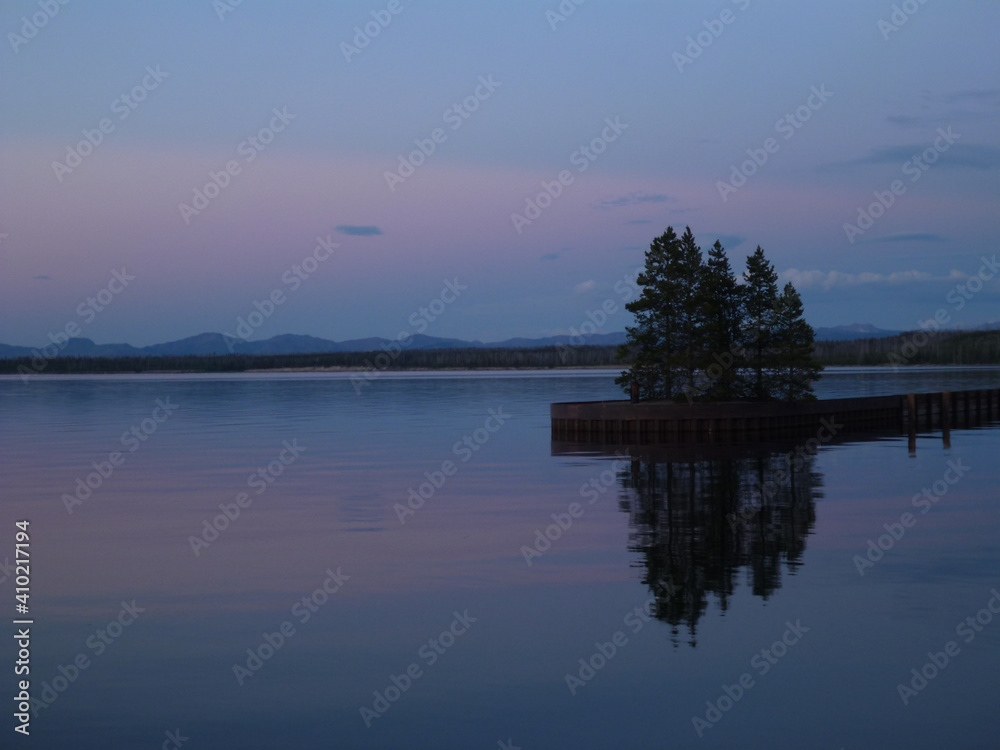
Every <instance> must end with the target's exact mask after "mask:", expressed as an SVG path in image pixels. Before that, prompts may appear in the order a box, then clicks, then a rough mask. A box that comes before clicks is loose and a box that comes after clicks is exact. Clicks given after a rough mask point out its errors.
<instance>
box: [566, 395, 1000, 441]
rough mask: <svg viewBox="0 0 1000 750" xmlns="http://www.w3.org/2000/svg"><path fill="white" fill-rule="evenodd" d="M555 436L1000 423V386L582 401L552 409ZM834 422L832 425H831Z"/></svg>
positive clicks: (893, 429) (731, 435)
mask: <svg viewBox="0 0 1000 750" xmlns="http://www.w3.org/2000/svg"><path fill="white" fill-rule="evenodd" d="M550 412H551V418H552V439H553V441H560V442H571V443H581V444H594V445H630V444H633V445H648V444H670V443H713V442H715V443H743V442H751V441H757V440H767V439H770V438H779V437H788V436H803V435H816V434H817V433H818V432H819V431H820V430H824V429H825V430H826V431H828V432H829V431H833V432H834V433H835V434H838V435H845V434H852V433H863V432H882V433H890V434H905V433H909V434H910V435H911V436H913V440H915V436H916V433H917V432H921V431H931V430H938V429H940V430H942V432H943V433H944V437H945V440H946V441H947V440H948V439H949V436H948V433H949V431H950V430H951V429H961V428H964V427H973V426H976V425H978V424H983V423H985V422H991V421H995V420H1000V388H987V389H979V390H971V391H943V392H941V393H909V394H905V395H900V396H870V397H863V398H834V399H824V400H817V401H804V402H799V403H785V402H780V401H767V402H749V401H748V402H742V401H734V402H727V403H693V404H684V403H674V402H671V401H641V402H639V403H632V402H630V401H581V402H567V403H556V404H552V405H551V407H550ZM832 425H835V426H836V427H831V426H832Z"/></svg>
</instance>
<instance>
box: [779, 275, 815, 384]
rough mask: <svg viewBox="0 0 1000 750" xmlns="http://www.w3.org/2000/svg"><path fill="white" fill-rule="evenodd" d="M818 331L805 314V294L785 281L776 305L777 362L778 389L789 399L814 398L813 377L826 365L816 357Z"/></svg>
mask: <svg viewBox="0 0 1000 750" xmlns="http://www.w3.org/2000/svg"><path fill="white" fill-rule="evenodd" d="M815 336H816V334H815V332H814V331H813V329H812V326H810V325H809V324H808V323H806V321H805V319H804V318H803V316H802V298H801V297H799V293H798V292H797V291H796V290H795V287H794V286H792V284H791V282H789V283H787V284H785V288H784V290H782V292H781V296H780V297H778V300H777V305H776V306H775V330H774V346H775V352H774V360H775V361H774V364H775V374H774V378H775V381H776V383H775V385H776V388H775V390H776V391H777V395H778V397H779V398H782V399H785V400H786V401H800V400H812V399H815V398H816V397H815V396H814V395H813V392H812V381H814V380H818V379H819V377H820V370H821V369H822V365H821V364H819V362H817V361H816V360H815V359H814V357H813V349H814V347H815Z"/></svg>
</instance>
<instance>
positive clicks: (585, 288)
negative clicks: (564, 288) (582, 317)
mask: <svg viewBox="0 0 1000 750" xmlns="http://www.w3.org/2000/svg"><path fill="white" fill-rule="evenodd" d="M595 286H597V282H596V281H594V280H593V279H590V280H589V281H581V282H580V283H579V284H577V285H576V286H575V287H573V291H574V292H576V293H577V294H583V293H584V292H589V291H590V290H591V289H593V288H594V287H595Z"/></svg>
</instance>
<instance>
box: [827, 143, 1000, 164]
mask: <svg viewBox="0 0 1000 750" xmlns="http://www.w3.org/2000/svg"><path fill="white" fill-rule="evenodd" d="M929 147H930V144H928V143H923V144H916V145H912V146H883V147H881V148H877V149H874V150H873V151H872V152H871V153H869V154H868V156H864V157H862V158H860V159H854V160H853V161H848V162H842V163H840V164H834V165H831V166H834V167H851V166H866V165H871V164H894V165H897V166H901V165H903V164H904V163H905V162H908V161H909V160H910V159H913V158H914V157H915V156H919V155H920V154H921V153H923V152H924V151H925V150H927V149H928V148H929ZM939 165H940V166H942V167H962V168H969V169H982V170H991V169H997V168H998V167H1000V148H996V147H994V146H984V145H980V144H976V143H956V144H954V145H953V146H951V147H950V148H949V149H948V150H947V151H944V152H939V153H938V159H937V161H936V162H935V168H936V167H937V166H939Z"/></svg>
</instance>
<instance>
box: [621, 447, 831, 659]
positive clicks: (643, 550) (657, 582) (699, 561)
mask: <svg viewBox="0 0 1000 750" xmlns="http://www.w3.org/2000/svg"><path fill="white" fill-rule="evenodd" d="M772 448H773V446H772ZM678 453H679V451H676V450H675V451H674V452H673V455H671V453H670V451H669V449H664V451H663V452H660V453H659V454H648V455H646V456H640V457H633V459H632V461H631V468H630V469H626V470H624V471H622V472H620V473H619V475H618V478H619V481H620V482H621V485H622V487H623V499H622V500H621V502H620V507H621V509H622V510H623V511H625V512H627V513H628V514H629V527H630V533H629V549H630V550H631V551H633V552H636V553H638V555H639V560H638V562H640V563H641V565H642V567H643V568H644V577H643V583H645V584H646V585H648V586H649V587H650V589H651V591H652V592H653V594H654V596H655V600H656V611H655V612H654V615H655V616H656V617H657V618H658V619H661V620H664V621H665V622H668V623H670V624H671V625H672V626H673V633H674V636H675V643H676V641H677V637H678V636H679V633H680V630H681V627H682V626H686V627H687V630H688V633H689V642H690V644H691V645H692V646H694V645H695V644H696V642H697V637H696V636H697V626H698V621H699V619H700V618H701V616H702V615H703V614H704V612H705V611H706V608H707V606H708V595H709V594H710V593H711V594H714V595H715V596H716V598H717V600H718V603H719V606H720V607H721V609H722V610H723V612H725V611H726V610H727V609H728V607H729V598H730V597H731V596H732V594H733V591H734V590H735V588H736V583H737V578H738V577H739V576H740V575H741V574H742V575H743V576H744V578H745V584H746V585H749V586H750V587H751V589H752V591H753V593H754V595H756V596H759V597H761V598H763V599H767V598H768V597H769V596H771V594H772V593H774V592H775V591H777V589H778V588H780V586H781V577H782V567H783V564H784V567H785V568H787V570H788V574H792V575H794V573H795V569H796V568H797V567H798V566H799V565H801V564H802V556H803V553H804V551H805V546H806V536H807V535H809V534H810V533H812V529H813V525H814V523H815V519H816V513H815V500H816V499H817V498H819V497H821V496H822V495H821V486H822V475H821V474H819V473H818V472H817V471H816V470H815V469H814V466H813V464H814V459H815V454H813V453H809V452H807V451H806V450H803V449H801V448H799V449H796V448H794V447H793V448H791V449H788V448H785V449H784V450H783V451H778V450H773V449H771V450H767V449H764V450H757V451H755V452H747V451H744V452H743V453H742V454H738V453H737V454H734V453H732V452H731V451H730V452H729V454H728V455H727V454H720V453H719V452H718V451H717V452H716V454H715V455H711V454H710V455H708V456H705V455H697V454H693V453H689V454H688V455H683V454H681V455H678Z"/></svg>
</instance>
